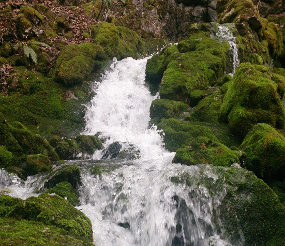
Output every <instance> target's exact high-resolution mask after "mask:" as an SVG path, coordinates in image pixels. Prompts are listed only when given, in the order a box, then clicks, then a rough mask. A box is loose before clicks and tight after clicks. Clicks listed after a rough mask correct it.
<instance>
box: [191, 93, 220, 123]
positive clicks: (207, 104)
mask: <svg viewBox="0 0 285 246" xmlns="http://www.w3.org/2000/svg"><path fill="white" fill-rule="evenodd" d="M202 95H203V94H202ZM222 98H223V96H222V95H221V93H220V92H214V93H213V94H211V95H209V96H206V97H205V98H204V99H202V100H201V101H200V102H199V103H198V105H197V106H195V107H194V109H193V111H191V114H190V115H189V117H188V120H190V121H192V120H193V121H202V122H209V123H211V122H212V123H213V122H218V118H219V112H220V107H221V105H222Z"/></svg>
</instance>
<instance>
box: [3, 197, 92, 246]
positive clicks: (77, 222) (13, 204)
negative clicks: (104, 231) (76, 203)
mask: <svg viewBox="0 0 285 246" xmlns="http://www.w3.org/2000/svg"><path fill="white" fill-rule="evenodd" d="M0 217H2V218H12V219H17V222H16V224H21V223H23V224H24V223H25V222H26V221H27V224H28V225H31V223H30V222H39V224H38V223H34V224H35V226H36V225H37V224H38V225H39V226H41V224H42V223H43V224H45V225H47V226H55V227H56V228H58V229H62V230H64V231H65V232H66V233H67V234H69V236H71V237H74V238H75V239H78V240H80V241H81V243H82V245H84V244H86V245H89V244H91V242H92V227H91V222H90V220H89V219H88V218H87V217H86V216H85V215H84V214H83V213H82V212H80V211H78V210H77V209H75V208H74V207H73V206H72V205H71V204H70V203H69V202H68V201H66V200H65V199H64V198H62V197H59V196H57V195H53V196H51V195H47V194H42V195H40V196H39V197H31V198H28V199H27V200H25V201H23V200H21V199H17V198H12V197H9V196H4V195H3V196H1V197H0ZM2 218H1V219H2ZM15 229H16V228H15ZM3 230H4V231H5V227H4V228H3V227H1V231H2V233H3ZM18 230H20V229H18ZM18 230H15V231H18ZM58 231H59V230H58ZM2 233H0V235H1V234H2ZM43 233H44V232H43ZM2 235H3V234H2ZM43 235H45V234H43ZM6 240H7V239H6Z"/></svg>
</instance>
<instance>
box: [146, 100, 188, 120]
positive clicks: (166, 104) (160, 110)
mask: <svg viewBox="0 0 285 246" xmlns="http://www.w3.org/2000/svg"><path fill="white" fill-rule="evenodd" d="M188 110H189V106H188V105H187V104H185V103H183V102H178V101H172V100H168V99H156V100H154V101H153V102H152V104H151V107H150V117H151V118H152V122H153V123H155V124H157V123H159V122H160V120H161V119H162V118H166V119H167V118H178V117H179V116H180V115H181V114H182V113H183V112H185V111H188Z"/></svg>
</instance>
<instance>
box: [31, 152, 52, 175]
mask: <svg viewBox="0 0 285 246" xmlns="http://www.w3.org/2000/svg"><path fill="white" fill-rule="evenodd" d="M51 168H52V162H51V161H50V159H49V157H48V156H46V155H43V154H34V155H27V157H26V167H25V170H26V172H27V174H28V175H33V174H37V173H40V172H46V171H50V170H51Z"/></svg>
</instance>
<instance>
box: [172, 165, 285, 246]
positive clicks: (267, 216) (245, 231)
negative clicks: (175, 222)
mask: <svg viewBox="0 0 285 246" xmlns="http://www.w3.org/2000/svg"><path fill="white" fill-rule="evenodd" d="M197 177H198V178H197ZM172 181H173V182H174V183H178V184H179V183H183V184H185V185H186V186H188V187H189V193H190V194H193V197H194V198H195V194H197V193H198V194H199V197H200V196H201V195H200V193H199V191H201V189H202V190H203V194H207V195H206V196H205V197H207V198H206V199H209V198H208V197H211V198H212V199H213V200H212V201H215V202H214V203H211V204H212V206H213V207H211V214H212V215H213V220H212V221H213V222H214V224H215V226H216V227H217V228H218V230H220V229H221V231H223V232H224V234H223V236H224V237H225V238H227V240H228V241H229V242H231V243H232V244H233V245H236V244H237V243H240V242H241V240H244V245H246V246H250V245H272V246H273V245H282V243H281V242H283V241H284V231H285V224H284V221H285V208H284V206H282V204H281V203H280V201H279V200H278V197H277V196H276V194H275V193H274V192H273V191H272V190H271V189H270V188H269V187H268V186H267V185H266V184H265V183H264V182H263V181H262V180H261V179H258V178H257V177H256V176H255V175H254V174H253V173H252V172H250V171H247V170H245V169H242V168H233V167H231V168H224V167H213V166H209V165H200V166H195V167H192V168H191V169H188V170H184V171H183V173H181V174H178V175H177V176H176V177H173V178H172ZM190 209H191V208H190ZM240 233H241V234H240Z"/></svg>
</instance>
